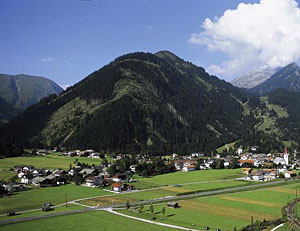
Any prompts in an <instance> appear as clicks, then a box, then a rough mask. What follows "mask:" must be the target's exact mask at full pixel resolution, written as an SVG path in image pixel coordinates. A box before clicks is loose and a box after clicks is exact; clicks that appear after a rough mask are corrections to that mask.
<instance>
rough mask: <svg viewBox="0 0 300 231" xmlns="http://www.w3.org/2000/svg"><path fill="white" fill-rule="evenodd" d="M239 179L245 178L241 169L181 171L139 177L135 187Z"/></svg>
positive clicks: (142, 187)
mask: <svg viewBox="0 0 300 231" xmlns="http://www.w3.org/2000/svg"><path fill="white" fill-rule="evenodd" d="M238 177H243V174H242V173H241V169H223V170H199V171H191V172H181V171H180V172H174V173H169V174H163V175H158V176H154V177H138V176H137V179H138V182H136V183H134V185H135V186H136V187H137V188H139V189H146V188H154V187H161V186H167V185H176V184H185V183H194V182H211V181H221V180H230V179H235V178H238Z"/></svg>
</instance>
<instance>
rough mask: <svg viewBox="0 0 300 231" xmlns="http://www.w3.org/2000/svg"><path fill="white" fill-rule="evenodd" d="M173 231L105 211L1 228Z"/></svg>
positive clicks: (26, 230) (7, 230)
mask: <svg viewBox="0 0 300 231" xmlns="http://www.w3.org/2000/svg"><path fill="white" fill-rule="evenodd" d="M16 230H22V231H31V230H43V231H53V230H55V231H74V230H76V231H86V230H88V231H99V230H101V231H128V230H131V231H141V230H143V231H172V230H174V231H175V230H177V229H171V228H166V227H162V226H158V225H152V224H148V223H144V222H141V221H136V220H131V219H127V218H125V217H120V216H118V215H114V214H110V213H108V212H105V211H97V212H88V213H82V214H75V215H67V216H60V217H53V218H49V219H41V220H35V221H30V222H21V223H17V224H11V225H3V226H0V231H16Z"/></svg>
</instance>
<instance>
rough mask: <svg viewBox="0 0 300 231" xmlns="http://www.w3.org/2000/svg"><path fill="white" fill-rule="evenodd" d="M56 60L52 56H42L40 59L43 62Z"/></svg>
mask: <svg viewBox="0 0 300 231" xmlns="http://www.w3.org/2000/svg"><path fill="white" fill-rule="evenodd" d="M53 60H54V58H52V57H46V58H41V59H40V61H41V62H43V63H50V62H52V61H53Z"/></svg>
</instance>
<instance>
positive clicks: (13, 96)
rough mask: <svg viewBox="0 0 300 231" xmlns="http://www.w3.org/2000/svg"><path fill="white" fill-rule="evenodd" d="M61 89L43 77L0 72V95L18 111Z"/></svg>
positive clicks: (59, 91) (57, 92)
mask: <svg viewBox="0 0 300 231" xmlns="http://www.w3.org/2000/svg"><path fill="white" fill-rule="evenodd" d="M62 91H63V89H62V88H61V87H60V86H59V85H57V84H56V83H55V82H53V81H52V80H50V79H47V78H44V77H39V76H31V75H24V74H20V75H7V74H0V97H2V98H3V99H4V100H5V101H6V102H7V103H8V104H9V105H11V106H12V107H13V108H15V109H16V110H18V111H23V110H25V109H26V108H27V107H29V106H31V105H33V104H35V103H37V102H39V101H40V100H41V99H42V98H44V97H47V96H49V95H51V94H59V93H61V92H62Z"/></svg>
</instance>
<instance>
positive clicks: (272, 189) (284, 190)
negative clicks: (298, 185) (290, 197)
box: [268, 188, 296, 195]
mask: <svg viewBox="0 0 300 231" xmlns="http://www.w3.org/2000/svg"><path fill="white" fill-rule="evenodd" d="M268 190H269V191H274V192H283V193H289V194H294V195H295V194H296V190H295V189H289V188H269V189H268Z"/></svg>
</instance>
